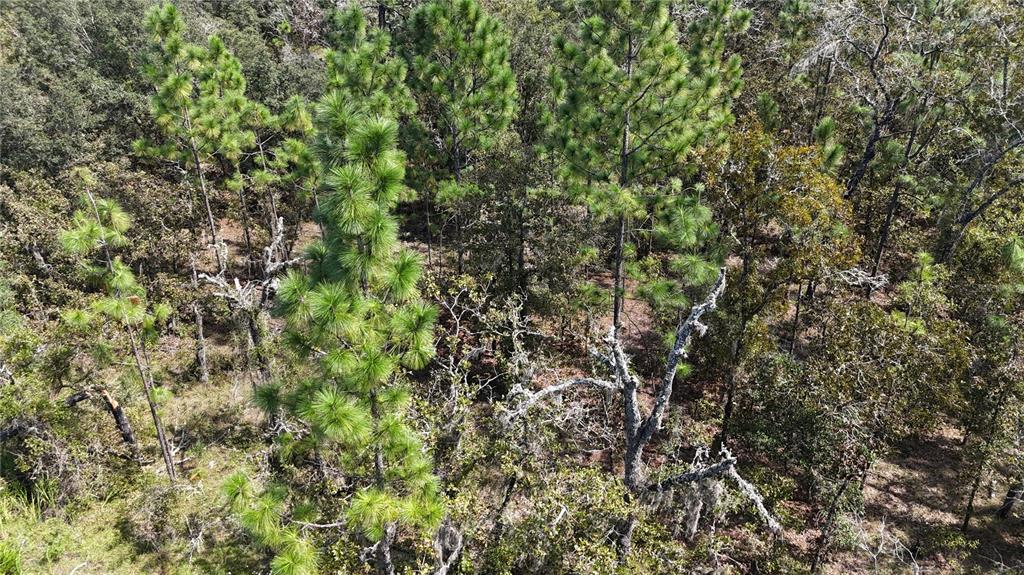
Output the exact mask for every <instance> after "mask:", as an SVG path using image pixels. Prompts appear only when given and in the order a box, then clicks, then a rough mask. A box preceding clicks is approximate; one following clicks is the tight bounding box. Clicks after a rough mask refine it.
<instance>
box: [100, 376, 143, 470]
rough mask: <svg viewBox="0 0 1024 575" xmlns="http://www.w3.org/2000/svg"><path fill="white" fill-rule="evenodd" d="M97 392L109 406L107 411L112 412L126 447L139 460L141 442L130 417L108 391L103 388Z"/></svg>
mask: <svg viewBox="0 0 1024 575" xmlns="http://www.w3.org/2000/svg"><path fill="white" fill-rule="evenodd" d="M96 391H97V393H99V394H100V397H102V398H103V402H104V403H106V404H107V410H108V411H109V412H110V415H111V416H113V418H114V424H115V425H117V430H118V431H119V432H121V440H122V441H124V443H125V445H127V446H128V448H129V449H131V450H132V455H133V456H135V458H136V459H138V457H139V442H138V440H136V439H135V432H134V431H133V430H132V424H131V422H130V421H129V420H128V416H127V415H126V414H125V412H124V409H123V408H122V407H121V404H120V403H118V402H117V400H116V399H114V397H113V396H112V395H110V392H108V391H107V390H106V389H103V388H102V387H101V388H98V389H97V390H96Z"/></svg>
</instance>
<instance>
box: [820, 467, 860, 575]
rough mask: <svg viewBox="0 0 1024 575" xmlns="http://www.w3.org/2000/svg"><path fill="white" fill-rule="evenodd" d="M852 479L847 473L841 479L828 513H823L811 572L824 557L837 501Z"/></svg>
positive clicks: (844, 492)
mask: <svg viewBox="0 0 1024 575" xmlns="http://www.w3.org/2000/svg"><path fill="white" fill-rule="evenodd" d="M852 479H853V476H852V475H847V476H846V478H844V479H843V484H842V485H841V486H840V487H839V491H838V492H837V493H836V496H835V497H833V498H832V503H830V504H829V507H828V513H827V514H826V515H825V525H824V526H823V527H822V528H821V535H820V536H819V537H818V544H817V546H816V547H815V549H814V558H813V559H811V573H817V572H818V569H819V568H820V567H821V561H822V559H824V557H825V551H826V550H827V549H828V543H829V540H830V539H831V538H832V527H833V526H834V525H835V521H836V513H837V512H838V511H839V503H840V502H841V501H842V499H843V495H844V494H846V489H847V487H849V486H850V481H852Z"/></svg>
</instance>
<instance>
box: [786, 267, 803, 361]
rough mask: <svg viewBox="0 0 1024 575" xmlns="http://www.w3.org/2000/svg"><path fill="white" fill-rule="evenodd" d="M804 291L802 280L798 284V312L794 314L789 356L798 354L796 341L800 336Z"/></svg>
mask: <svg viewBox="0 0 1024 575" xmlns="http://www.w3.org/2000/svg"><path fill="white" fill-rule="evenodd" d="M803 291H804V282H803V281H802V280H801V281H800V282H799V283H797V284H796V311H795V312H794V314H793V329H792V331H790V333H789V355H790V357H792V356H793V354H794V353H796V340H797V338H798V337H799V336H800V303H801V302H802V301H803V298H802V297H801V292H803Z"/></svg>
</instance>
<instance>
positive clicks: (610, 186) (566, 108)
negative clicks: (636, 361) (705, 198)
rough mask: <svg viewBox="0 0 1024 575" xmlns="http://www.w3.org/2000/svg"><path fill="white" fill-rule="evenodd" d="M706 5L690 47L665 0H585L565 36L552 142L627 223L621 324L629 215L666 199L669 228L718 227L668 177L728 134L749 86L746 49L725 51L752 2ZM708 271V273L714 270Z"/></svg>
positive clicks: (620, 277)
mask: <svg viewBox="0 0 1024 575" xmlns="http://www.w3.org/2000/svg"><path fill="white" fill-rule="evenodd" d="M706 7H707V13H706V15H704V16H703V17H702V18H700V19H697V20H694V21H693V23H691V25H690V27H689V29H688V34H687V37H686V41H687V43H688V48H686V49H684V47H683V46H682V43H683V41H684V38H683V37H682V36H681V35H680V33H679V31H678V30H677V28H676V25H675V23H674V22H673V21H672V19H671V18H670V16H669V10H668V3H667V2H665V1H663V0H643V1H639V2H602V1H600V0H589V1H585V2H583V3H582V9H583V11H584V14H586V18H585V19H584V21H583V23H582V24H581V26H580V30H579V35H578V37H579V39H578V40H577V41H570V40H567V39H564V38H560V39H558V41H557V51H558V53H559V55H560V62H559V63H558V64H557V66H556V69H555V71H554V74H553V77H552V88H553V91H554V96H555V99H556V101H557V103H558V104H557V106H556V108H555V110H554V111H553V112H552V113H551V114H549V115H548V117H547V120H546V121H547V123H548V129H549V134H548V135H549V138H550V146H549V147H550V150H551V151H552V152H553V153H554V154H555V155H556V157H557V159H558V160H559V161H560V162H561V166H562V169H563V175H564V176H565V177H567V178H568V179H569V180H570V181H573V182H576V183H577V184H579V186H578V193H579V194H580V196H581V198H582V199H583V200H584V201H585V202H586V203H587V204H588V205H589V206H590V208H591V209H592V210H593V211H594V212H595V213H596V214H598V215H600V216H604V217H608V218H611V219H613V220H614V221H615V223H616V225H615V240H614V241H615V248H614V256H613V257H614V268H613V269H614V278H613V283H614V286H613V292H614V298H613V324H614V327H615V329H616V330H618V328H619V327H620V326H621V312H622V301H623V297H624V292H625V277H626V274H625V269H624V266H625V263H626V260H627V256H628V254H629V253H631V252H635V251H636V248H635V246H631V245H629V244H628V237H627V235H628V234H629V225H630V223H631V222H632V221H634V220H647V219H648V218H649V217H650V216H652V215H656V214H655V213H654V212H656V211H665V212H666V215H668V219H667V220H665V219H664V218H661V219H660V220H658V221H667V222H670V225H671V226H673V227H675V228H676V229H675V230H665V231H668V232H670V233H677V232H682V231H684V229H690V230H696V229H699V228H701V227H704V228H705V233H706V232H707V231H710V230H708V229H707V224H709V223H710V222H709V221H705V220H704V218H703V217H698V218H697V219H694V218H693V216H695V215H699V214H700V211H699V210H698V211H694V210H693V209H692V206H693V203H692V201H691V200H690V199H686V198H683V197H682V196H681V195H680V194H679V193H678V192H676V191H673V190H666V189H665V186H664V184H665V183H666V178H667V177H669V176H672V175H674V174H681V173H682V168H683V167H684V166H685V163H686V161H687V159H688V157H689V154H690V152H691V151H692V150H693V149H694V148H695V147H697V146H701V145H706V144H709V143H715V142H716V141H719V140H720V138H721V137H722V136H723V134H724V131H723V128H724V127H725V126H727V125H728V124H729V123H730V122H731V121H732V115H731V114H730V111H729V109H730V104H731V102H732V99H733V98H734V97H735V96H736V95H737V93H738V91H739V88H740V61H739V58H738V57H737V56H733V57H731V58H728V59H725V58H724V56H723V53H724V50H725V35H726V33H727V32H729V31H731V30H735V29H738V28H741V27H743V26H744V25H745V23H746V21H747V18H748V13H747V12H745V11H737V10H733V9H732V7H731V5H730V3H729V2H728V1H725V0H711V1H710V2H708V3H707V6H706ZM699 235H700V234H699ZM680 237H683V238H685V237H687V235H683V236H680ZM678 239H679V238H676V240H673V241H677V240H678ZM684 243H689V244H690V245H691V246H692V244H693V242H684ZM681 247H682V246H681ZM688 261H690V263H696V260H692V259H690V260H688ZM679 264H680V265H681V266H682V267H686V266H685V265H684V262H682V261H680V262H679ZM677 267H678V266H677ZM704 267H707V266H704ZM703 271H705V272H707V271H709V270H708V269H705V270H703ZM700 275H702V276H704V277H705V279H707V278H708V277H713V272H711V274H707V273H702V274H700Z"/></svg>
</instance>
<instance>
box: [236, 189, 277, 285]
mask: <svg viewBox="0 0 1024 575" xmlns="http://www.w3.org/2000/svg"><path fill="white" fill-rule="evenodd" d="M239 180H241V175H239ZM238 202H239V204H240V208H241V212H242V237H243V238H244V239H245V252H246V260H247V261H248V264H247V265H246V267H251V266H252V265H254V264H255V263H256V261H257V258H256V253H255V252H254V251H253V249H252V234H251V233H250V231H249V229H250V228H251V227H252V224H250V223H249V203H248V202H247V201H246V200H245V186H242V185H239V186H238ZM271 230H273V228H271Z"/></svg>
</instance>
